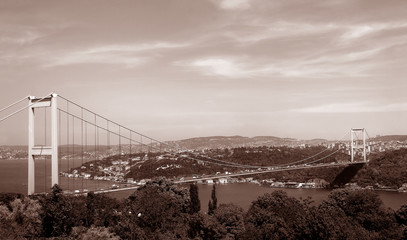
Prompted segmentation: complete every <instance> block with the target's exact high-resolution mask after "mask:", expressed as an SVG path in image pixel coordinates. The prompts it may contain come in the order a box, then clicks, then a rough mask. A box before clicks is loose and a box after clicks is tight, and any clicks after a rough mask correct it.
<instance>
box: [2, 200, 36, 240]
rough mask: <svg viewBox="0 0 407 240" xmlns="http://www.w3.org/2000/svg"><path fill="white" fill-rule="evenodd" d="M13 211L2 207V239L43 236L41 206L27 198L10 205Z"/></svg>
mask: <svg viewBox="0 0 407 240" xmlns="http://www.w3.org/2000/svg"><path fill="white" fill-rule="evenodd" d="M10 208H11V210H8V209H7V207H6V206H3V205H1V206H0V236H2V238H7V239H9V238H18V239H19V238H38V237H40V236H41V227H42V219H41V212H42V208H41V205H40V204H39V202H38V201H37V200H33V199H30V198H28V197H25V198H24V199H15V200H14V201H12V202H11V203H10Z"/></svg>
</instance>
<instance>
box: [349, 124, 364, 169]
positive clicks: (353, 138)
mask: <svg viewBox="0 0 407 240" xmlns="http://www.w3.org/2000/svg"><path fill="white" fill-rule="evenodd" d="M359 135H362V139H359V137H358V136H359ZM358 152H361V153H362V156H363V161H365V162H366V129H364V128H352V129H351V130H350V156H351V162H353V161H354V157H355V154H357V153H358Z"/></svg>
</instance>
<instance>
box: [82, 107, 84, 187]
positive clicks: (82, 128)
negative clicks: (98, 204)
mask: <svg viewBox="0 0 407 240" xmlns="http://www.w3.org/2000/svg"><path fill="white" fill-rule="evenodd" d="M82 167H83V108H81V175H82V188H81V191H82V192H83V177H84V175H83V174H82Z"/></svg>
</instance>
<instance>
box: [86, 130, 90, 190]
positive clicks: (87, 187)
mask: <svg viewBox="0 0 407 240" xmlns="http://www.w3.org/2000/svg"><path fill="white" fill-rule="evenodd" d="M85 152H86V153H87V152H88V123H87V122H85ZM86 162H87V160H86ZM88 171H90V166H89V170H88ZM86 189H89V186H88V178H86Z"/></svg>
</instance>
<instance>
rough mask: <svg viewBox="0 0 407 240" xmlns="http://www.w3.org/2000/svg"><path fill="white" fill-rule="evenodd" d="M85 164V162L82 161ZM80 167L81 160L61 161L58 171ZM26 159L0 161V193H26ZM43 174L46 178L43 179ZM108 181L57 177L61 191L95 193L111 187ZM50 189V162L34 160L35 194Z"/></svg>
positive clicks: (48, 160)
mask: <svg viewBox="0 0 407 240" xmlns="http://www.w3.org/2000/svg"><path fill="white" fill-rule="evenodd" d="M84 162H85V161H84ZM68 164H69V168H72V167H78V166H81V165H82V159H71V160H70V161H69V163H68V161H67V160H63V161H61V163H60V166H59V169H60V171H67V170H68V169H69V168H68ZM27 166H28V163H27V159H9V160H4V159H1V160H0V192H15V193H23V194H26V193H27V174H28V173H27V171H28V170H27V168H28V167H27ZM45 172H46V173H47V177H45ZM112 184H113V183H112V182H109V181H95V180H86V179H83V178H66V177H59V185H60V186H61V188H62V189H63V190H71V191H74V190H82V189H87V190H89V191H95V190H97V189H108V188H110V187H111V186H112ZM50 188H51V160H50V159H47V160H45V159H37V160H35V192H37V193H38V192H49V191H50Z"/></svg>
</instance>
